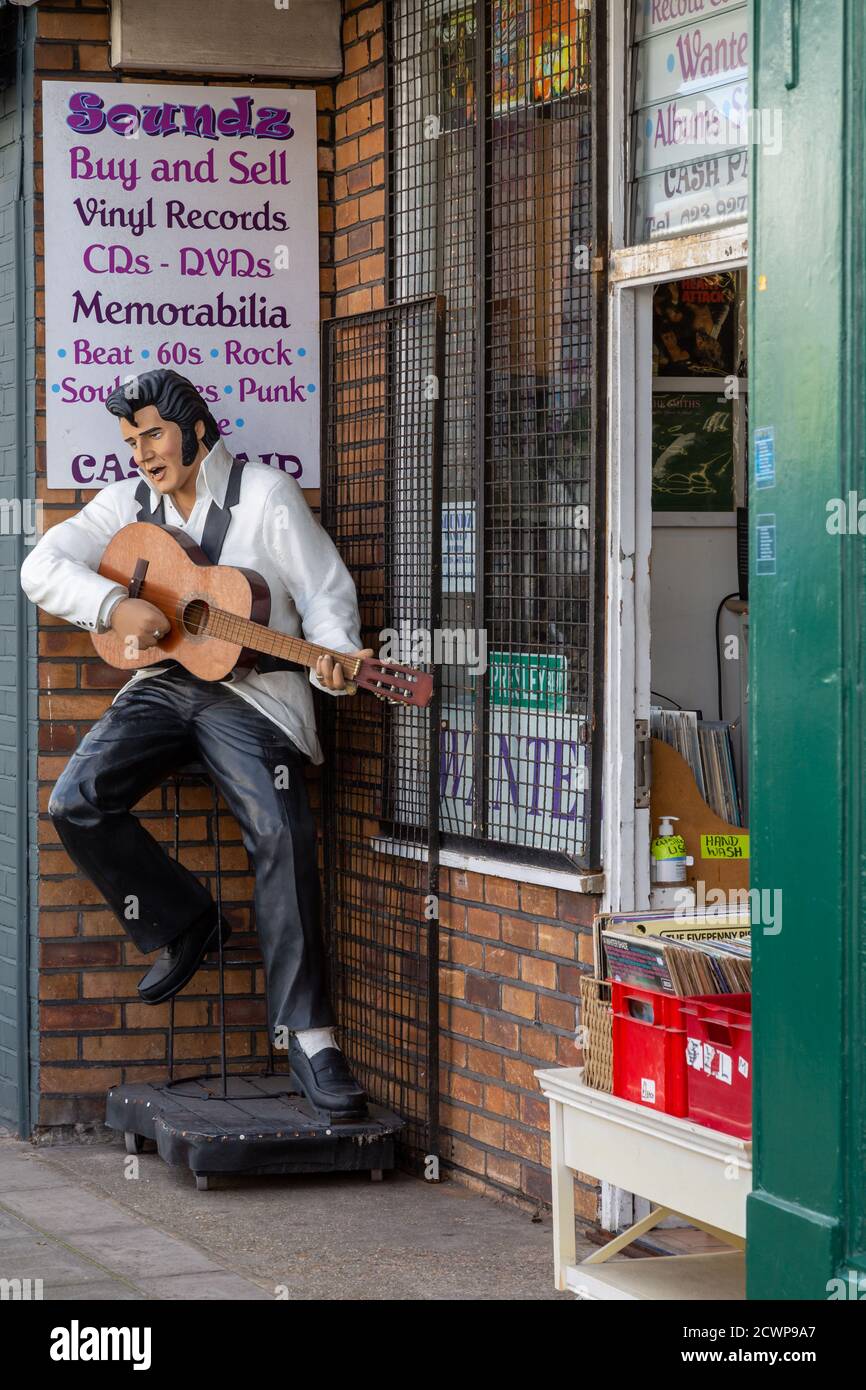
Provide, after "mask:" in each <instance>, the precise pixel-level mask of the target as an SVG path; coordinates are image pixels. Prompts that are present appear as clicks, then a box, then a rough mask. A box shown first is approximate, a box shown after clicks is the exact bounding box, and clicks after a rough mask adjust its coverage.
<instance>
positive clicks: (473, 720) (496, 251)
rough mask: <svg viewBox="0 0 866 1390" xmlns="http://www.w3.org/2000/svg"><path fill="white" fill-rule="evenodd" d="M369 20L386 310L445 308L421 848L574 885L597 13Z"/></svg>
mask: <svg viewBox="0 0 866 1390" xmlns="http://www.w3.org/2000/svg"><path fill="white" fill-rule="evenodd" d="M388 20H389V25H388V48H389V80H390V87H389V103H390V157H389V197H388V217H389V226H388V247H389V267H390V292H391V297H392V298H393V300H394V301H396V302H400V301H403V300H411V299H412V298H414V297H416V296H418V295H420V294H425V293H434V292H435V293H437V294H441V295H443V296H444V298H445V303H446V329H445V333H446V356H445V381H444V456H443V479H442V517H441V530H442V538H443V574H442V602H443V618H442V621H443V631H442V633H441V635H440V642H439V646H438V650H437V651H436V653H435V659H436V661H437V664H438V666H439V668H440V670H441V679H442V729H441V747H440V771H441V777H440V784H441V790H442V800H441V808H440V815H441V829H442V832H443V835H445V836H448V837H449V842H451V837H454V840H456V841H458V842H465V841H472V842H476V843H477V842H478V841H482V842H484V850H485V852H486V853H491V852H493V853H497V852H499V853H502V854H503V855H505V854H507V855H508V857H509V858H514V857H517V858H522V859H526V860H531V859H534V858H535V859H541V860H542V861H546V862H551V852H553V855H554V856H555V859H554V862H555V860H557V859H558V860H560V861H561V860H562V857H563V856H564V857H565V860H567V862H568V863H570V864H576V865H579V866H581V867H591V866H595V865H596V864H597V862H598V849H599V832H600V814H599V807H598V801H599V797H598V782H599V771H600V759H599V758H598V757H597V756H596V757H593V754H594V753H597V738H596V707H597V699H596V692H597V686H598V678H599V669H600V660H599V654H600V650H601V645H600V644H601V631H600V611H599V606H598V604H597V576H598V565H597V563H596V537H597V536H598V535H599V534H602V527H603V517H602V498H603V494H602V491H601V487H600V478H601V469H600V468H598V467H597V466H596V459H597V456H598V454H599V449H600V441H601V440H602V438H603V433H602V428H601V426H602V418H601V417H602V411H603V403H604V397H605V383H604V377H603V361H604V350H603V343H602V342H601V323H602V321H603V310H604V285H603V283H602V281H603V275H602V272H601V265H602V260H601V255H600V225H601V223H602V221H603V209H604V204H605V190H604V187H603V186H602V183H601V170H602V168H603V160H602V159H601V158H600V155H599V151H600V150H601V149H602V148H603V144H602V141H601V125H600V118H601V113H602V111H603V107H604V94H603V90H602V79H603V68H604V60H603V55H604V42H603V23H604V6H603V5H601V4H598V5H591V4H590V0H494V3H490V0H488V2H487V3H481V0H476V2H475V3H466V0H462V2H461V0H454V3H448V0H391V3H390V5H389V7H388ZM518 847H519V851H520V852H519V853H517V854H516V853H515V851H516V849H517V848H518Z"/></svg>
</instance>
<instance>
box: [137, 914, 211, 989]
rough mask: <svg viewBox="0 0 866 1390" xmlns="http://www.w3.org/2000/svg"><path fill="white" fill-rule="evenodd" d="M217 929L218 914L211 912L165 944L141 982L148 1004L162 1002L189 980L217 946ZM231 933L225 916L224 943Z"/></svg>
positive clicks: (139, 987)
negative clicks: (216, 917)
mask: <svg viewBox="0 0 866 1390" xmlns="http://www.w3.org/2000/svg"><path fill="white" fill-rule="evenodd" d="M217 931H218V927H217V924H216V922H215V920H214V917H213V916H208V917H206V918H205V920H204V922H202V923H201V925H199V926H194V927H190V929H189V930H188V931H185V932H184V933H183V934H182V935H181V936H178V937H176V938H175V939H174V941H170V942H169V943H168V945H167V946H164V947H163V948H162V950H161V951H160V953H159V955H158V956H157V958H156V960H155V961H154V963H153V965H152V966H151V967H150V969H149V970H148V972H147V974H146V975H145V976H143V977H142V979H141V980H139V982H138V992H139V994H140V995H141V997H142V999H143V1000H144V1002H145V1004H162V1003H163V1002H164V1001H165V1000H166V999H171V997H172V995H174V994H177V992H178V990H181V989H183V987H184V985H185V984H188V983H189V981H190V980H191V979H192V977H193V975H194V974H195V972H196V971H197V970H198V968H199V966H200V965H201V963H202V961H203V960H204V958H205V956H206V955H207V953H208V951H215V950H216V948H217V945H218V937H217ZM231 934H232V929H231V927H230V926H229V924H228V922H226V921H225V919H223V923H222V939H223V943H225V942H226V941H228V939H229V937H230V936H231Z"/></svg>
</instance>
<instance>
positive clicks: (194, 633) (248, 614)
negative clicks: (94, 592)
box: [91, 521, 433, 709]
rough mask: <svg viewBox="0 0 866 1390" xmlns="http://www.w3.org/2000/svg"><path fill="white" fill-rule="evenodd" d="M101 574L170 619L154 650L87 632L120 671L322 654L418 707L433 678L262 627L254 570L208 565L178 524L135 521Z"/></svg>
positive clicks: (217, 676)
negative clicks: (163, 664) (174, 663)
mask: <svg viewBox="0 0 866 1390" xmlns="http://www.w3.org/2000/svg"><path fill="white" fill-rule="evenodd" d="M99 573H100V574H104V575H105V577H106V579H112V580H114V582H115V583H116V584H122V585H123V587H124V588H125V589H127V590H128V592H129V597H130V598H138V599H143V600H145V601H146V602H147V603H152V604H153V606H154V608H158V609H159V611H160V613H162V614H163V616H164V617H165V618H166V619H167V621H168V622H169V623H170V624H171V630H170V632H169V633H168V634H167V635H166V636H165V637H163V638H162V640H161V641H160V642H159V643H158V644H157V645H156V646H155V647H148V648H146V649H144V650H142V649H139V648H138V647H137V646H130V645H128V644H127V642H126V641H125V639H124V638H122V637H119V636H118V635H117V633H116V632H113V631H110V632H105V633H92V634H91V636H92V638H93V645H94V646H95V648H96V650H97V652H98V653H99V655H100V656H101V657H102V659H103V660H104V661H107V662H108V664H109V665H110V666H116V667H118V668H120V669H121V670H135V669H138V668H139V667H142V666H155V665H157V664H159V663H160V662H164V661H165V660H166V658H170V659H172V660H174V661H178V662H180V664H181V666H183V667H185V668H186V670H187V671H190V672H191V673H192V675H194V676H198V677H199V678H200V679H201V680H206V681H220V680H225V679H226V677H227V676H230V675H232V674H233V673H234V674H235V675H244V674H246V673H247V672H248V671H250V670H251V669H252V668H253V667H254V666H255V665H256V662H257V660H258V658H259V656H260V655H261V654H264V655H266V656H270V657H276V658H278V659H279V660H282V661H292V662H296V663H297V664H298V665H301V666H309V667H310V668H311V669H315V666H316V662H317V661H318V659H319V657H320V656H331V657H333V658H334V660H335V661H339V663H340V665H341V666H342V668H343V672H344V675H345V677H346V679H347V680H348V681H351V682H353V683H354V684H355V685H356V686H359V687H360V688H361V689H363V690H370V691H372V692H373V694H375V695H379V696H380V697H382V698H383V699H386V700H390V701H392V702H393V703H396V704H402V705H416V706H418V707H419V708H421V709H424V708H425V707H426V706H427V705H428V704H429V703H430V699H431V697H432V694H433V677H432V676H431V675H428V674H427V673H426V672H424V671H416V670H414V669H413V668H412V667H411V666H402V665H400V664H398V663H396V662H393V661H380V660H379V659H378V658H376V657H349V656H347V655H346V653H345V652H336V651H332V650H331V649H330V648H328V647H320V646H317V645H316V643H314V642H307V641H305V640H304V639H303V638H301V637H289V636H288V635H287V634H286V633H284V632H277V631H276V630H275V629H274V628H271V627H268V621H269V619H270V615H271V595H270V590H269V589H268V586H267V584H266V583H265V581H264V579H263V578H262V576H261V575H260V574H256V572H255V571H254V570H248V569H234V568H232V567H231V566H229V565H212V564H211V563H210V561H209V560H208V558H207V556H206V555H205V553H204V551H203V550H202V549H201V548H200V547H199V546H197V545H196V544H195V542H194V541H192V540H190V538H189V537H188V536H187V535H186V534H185V532H183V531H181V530H179V529H178V528H177V527H176V526H155V525H154V524H153V523H152V522H148V521H134V522H132V523H131V524H130V525H129V526H124V527H123V529H122V530H121V531H118V533H117V535H116V536H114V537H113V538H112V539H111V540H110V541H109V543H108V545H107V546H106V548H105V552H104V554H103V556H102V561H101V563H100V566H99Z"/></svg>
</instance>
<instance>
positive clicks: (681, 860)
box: [650, 816, 686, 883]
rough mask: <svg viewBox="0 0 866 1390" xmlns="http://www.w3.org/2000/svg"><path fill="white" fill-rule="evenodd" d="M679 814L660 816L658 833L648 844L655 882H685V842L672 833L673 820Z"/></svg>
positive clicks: (679, 836)
mask: <svg viewBox="0 0 866 1390" xmlns="http://www.w3.org/2000/svg"><path fill="white" fill-rule="evenodd" d="M677 820H679V816H662V817H661V820H660V822H659V833H658V835H657V836H656V838H655V839H654V840H653V842H652V844H651V845H650V854H651V855H652V865H653V870H654V873H653V878H654V881H655V882H656V883H685V881H686V842H685V840H684V839H683V837H682V835H676V834H674V821H677Z"/></svg>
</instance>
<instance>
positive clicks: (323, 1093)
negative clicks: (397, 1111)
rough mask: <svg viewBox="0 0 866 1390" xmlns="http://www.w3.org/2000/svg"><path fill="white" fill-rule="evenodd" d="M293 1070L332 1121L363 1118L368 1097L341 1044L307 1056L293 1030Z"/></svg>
mask: <svg viewBox="0 0 866 1390" xmlns="http://www.w3.org/2000/svg"><path fill="white" fill-rule="evenodd" d="M289 1061H290V1062H291V1064H292V1071H293V1072H294V1074H295V1078H296V1080H297V1081H298V1084H299V1085H300V1087H301V1089H302V1090H303V1092H304V1095H305V1096H306V1097H307V1100H308V1101H309V1102H310V1104H311V1105H312V1106H313V1108H314V1109H315V1110H317V1111H319V1113H320V1114H322V1115H323V1116H324V1117H325V1118H326V1119H329V1120H337V1121H339V1120H363V1119H365V1118H366V1116H367V1113H368V1112H367V1096H366V1093H365V1091H364V1090H363V1088H362V1087H361V1086H359V1085H358V1082H357V1081H356V1080H355V1078H354V1076H353V1075H352V1073H351V1071H350V1069H349V1063H348V1062H347V1061H346V1058H345V1056H344V1055H343V1053H342V1052H341V1051H340V1049H339V1048H338V1047H323V1048H322V1050H321V1051H320V1052H317V1053H316V1054H315V1056H313V1057H308V1056H307V1054H306V1052H305V1051H304V1049H303V1048H302V1047H301V1044H300V1043H299V1042H298V1040H297V1038H296V1037H295V1035H294V1033H293V1034H292V1036H291V1038H290V1040H289Z"/></svg>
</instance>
